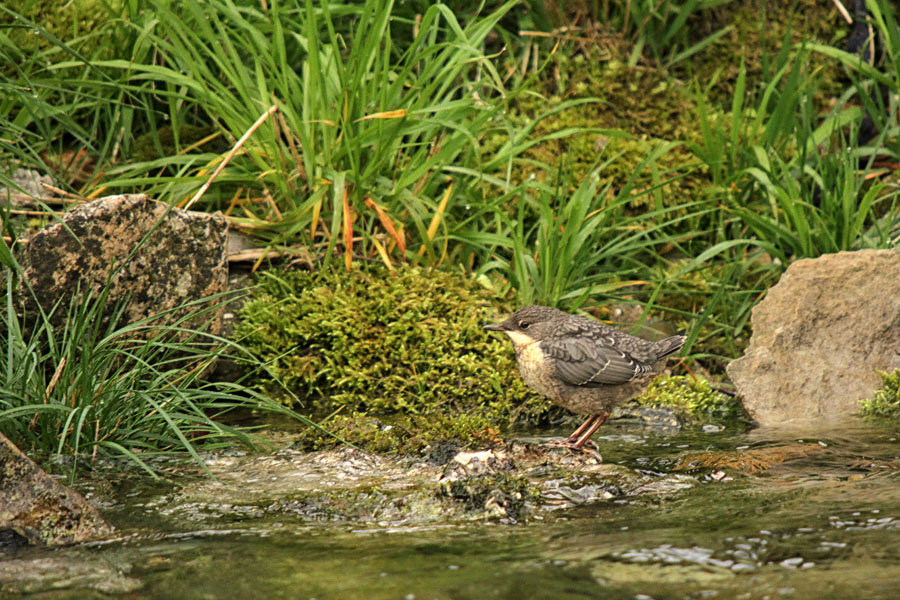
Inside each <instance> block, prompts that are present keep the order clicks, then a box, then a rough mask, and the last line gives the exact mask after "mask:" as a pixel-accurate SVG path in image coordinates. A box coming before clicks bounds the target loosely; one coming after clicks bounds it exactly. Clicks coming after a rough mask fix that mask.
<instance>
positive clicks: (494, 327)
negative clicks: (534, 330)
mask: <svg viewBox="0 0 900 600" xmlns="http://www.w3.org/2000/svg"><path fill="white" fill-rule="evenodd" d="M484 328H485V329H487V330H488V331H504V332H506V331H509V330H511V329H512V328H513V327H512V323H510V320H509V319H507V320H505V321H503V322H502V323H490V324H488V325H485V326H484Z"/></svg>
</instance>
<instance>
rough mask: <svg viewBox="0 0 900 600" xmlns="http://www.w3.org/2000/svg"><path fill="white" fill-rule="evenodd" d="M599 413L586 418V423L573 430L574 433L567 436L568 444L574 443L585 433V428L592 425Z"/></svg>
mask: <svg viewBox="0 0 900 600" xmlns="http://www.w3.org/2000/svg"><path fill="white" fill-rule="evenodd" d="M597 416H598V415H591V416H589V417H588V418H587V419H585V421H584V423H582V424H581V425H579V426H578V429H576V430H575V431H573V432H572V435H570V436H569V437H567V438H566V443H567V444H574V443H575V442H577V441H578V438H579V437H580V436H581V434H582V433H584V430H585V429H587V428H588V427H590V426H591V423H593V422H594V419H596V418H597Z"/></svg>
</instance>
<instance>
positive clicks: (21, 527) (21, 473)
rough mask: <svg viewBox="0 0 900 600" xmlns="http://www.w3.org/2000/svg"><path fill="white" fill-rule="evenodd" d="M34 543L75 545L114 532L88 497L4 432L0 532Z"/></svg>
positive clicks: (0, 455)
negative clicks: (58, 478)
mask: <svg viewBox="0 0 900 600" xmlns="http://www.w3.org/2000/svg"><path fill="white" fill-rule="evenodd" d="M10 530H11V531H14V532H15V533H17V534H18V535H20V536H22V537H24V538H25V539H26V540H27V541H28V542H29V543H32V544H48V545H57V544H74V543H78V542H83V541H87V540H91V539H95V538H98V537H104V536H108V535H110V534H111V533H112V532H113V528H112V526H110V525H109V524H108V523H107V522H106V521H105V520H104V519H103V517H102V516H100V513H99V512H98V511H97V509H96V508H94V507H93V506H92V505H91V504H90V503H88V501H87V500H85V499H84V497H83V496H82V495H81V494H79V493H78V492H76V491H75V490H73V489H70V488H68V487H66V486H64V485H62V484H61V483H59V482H57V481H56V480H54V479H53V478H52V477H50V476H49V475H47V473H45V472H44V471H42V470H41V468H40V467H38V466H37V465H36V464H34V462H32V461H31V460H30V459H29V458H28V457H27V456H25V455H24V454H22V452H21V451H19V449H18V448H16V447H15V445H13V443H12V442H10V441H9V440H8V439H7V438H6V436H4V435H3V434H2V433H0V531H10Z"/></svg>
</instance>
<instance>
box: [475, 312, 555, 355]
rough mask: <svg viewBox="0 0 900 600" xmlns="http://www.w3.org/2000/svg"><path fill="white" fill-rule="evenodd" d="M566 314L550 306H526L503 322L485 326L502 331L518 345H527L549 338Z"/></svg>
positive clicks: (491, 329)
mask: <svg viewBox="0 0 900 600" xmlns="http://www.w3.org/2000/svg"><path fill="white" fill-rule="evenodd" d="M565 316H566V313H564V312H561V311H558V310H556V309H555V308H550V307H549V306H537V305H534V306H526V307H525V308H520V309H519V310H517V311H516V312H514V313H513V314H512V316H511V317H509V318H508V319H506V320H505V321H503V322H502V323H496V324H491V325H485V326H484V328H485V329H488V330H490V331H502V332H503V333H505V334H506V335H508V336H509V337H510V339H511V340H512V341H513V343H514V344H515V345H516V346H518V345H527V344H531V343H533V342H539V341H541V340H544V339H547V338H549V337H550V336H551V335H552V334H553V331H554V330H555V329H556V327H557V325H558V324H559V320H560V319H562V318H565Z"/></svg>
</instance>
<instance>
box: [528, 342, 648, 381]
mask: <svg viewBox="0 0 900 600" xmlns="http://www.w3.org/2000/svg"><path fill="white" fill-rule="evenodd" d="M614 343H615V340H614V338H612V337H600V338H598V337H567V338H562V339H555V340H545V341H543V342H541V350H542V351H543V352H544V353H545V354H547V355H548V356H551V357H552V358H554V359H555V361H554V363H555V365H556V375H557V377H559V378H560V379H562V380H563V381H564V382H565V383H568V384H569V385H580V386H588V387H590V386H597V385H601V384H607V385H609V384H618V383H627V382H629V381H631V380H632V379H634V378H635V377H637V376H639V375H643V374H645V373H649V372H651V371H652V366H651V365H648V364H645V363H643V362H641V361H639V360H636V359H635V358H634V357H632V356H631V355H630V354H628V353H626V352H623V351H621V350H619V349H617V348H615V346H614Z"/></svg>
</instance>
